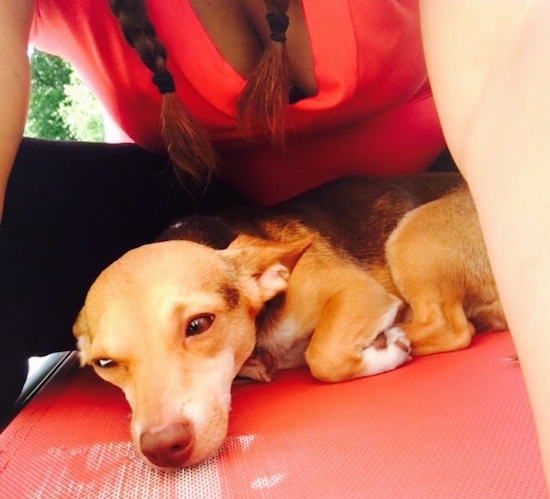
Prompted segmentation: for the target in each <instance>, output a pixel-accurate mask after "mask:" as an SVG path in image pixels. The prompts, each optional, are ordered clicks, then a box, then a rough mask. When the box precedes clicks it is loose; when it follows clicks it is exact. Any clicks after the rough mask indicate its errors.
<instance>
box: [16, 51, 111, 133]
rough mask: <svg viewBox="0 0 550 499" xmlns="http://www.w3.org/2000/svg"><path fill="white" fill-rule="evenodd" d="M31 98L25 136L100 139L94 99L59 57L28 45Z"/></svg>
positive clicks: (100, 114) (100, 121)
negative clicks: (29, 49)
mask: <svg viewBox="0 0 550 499" xmlns="http://www.w3.org/2000/svg"><path fill="white" fill-rule="evenodd" d="M29 59H30V64H31V100H30V105H29V113H28V116H27V124H26V126H25V133H24V135H25V136H26V137H34V138H41V139H53V140H79V141H87V142H102V141H104V140H105V134H104V126H103V112H102V109H101V105H100V104H99V102H98V100H97V99H96V98H95V97H94V96H93V95H92V93H91V92H90V91H89V90H88V88H87V87H86V86H85V85H84V83H82V81H81V80H80V78H78V76H77V75H76V73H75V72H74V71H73V69H72V68H71V66H70V65H69V64H68V63H67V62H65V61H64V60H63V59H60V58H59V57H55V56H52V55H49V54H46V53H44V52H41V51H40V50H36V49H32V51H31V52H30V55H29Z"/></svg>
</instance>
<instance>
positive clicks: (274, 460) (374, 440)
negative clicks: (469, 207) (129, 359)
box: [0, 333, 548, 499]
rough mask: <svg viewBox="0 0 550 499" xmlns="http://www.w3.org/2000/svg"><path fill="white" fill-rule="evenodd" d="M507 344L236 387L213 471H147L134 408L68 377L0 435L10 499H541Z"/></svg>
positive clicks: (85, 378) (482, 341) (502, 336)
mask: <svg viewBox="0 0 550 499" xmlns="http://www.w3.org/2000/svg"><path fill="white" fill-rule="evenodd" d="M511 354H513V346H512V343H511V339H510V335H509V334H508V333H488V334H485V335H479V336H477V337H476V338H475V340H474V343H473V345H472V346H471V347H470V348H469V349H467V350H464V351H461V352H453V353H448V354H441V355H434V356H430V357H425V358H419V359H415V360H414V361H413V362H411V363H410V364H408V365H406V366H403V367H401V368H400V369H397V370H396V371H392V372H389V373H385V374H382V375H379V376H374V377H371V378H364V379H359V380H355V381H351V382H347V383H340V384H336V385H329V384H322V383H319V382H317V381H315V380H314V379H313V378H312V377H311V376H310V374H309V373H308V371H307V370H305V369H304V370H295V371H287V372H282V373H280V374H279V375H278V376H277V378H276V380H275V381H273V382H272V383H271V384H267V385H263V384H241V385H236V386H235V387H234V398H233V410H232V415H231V423H230V430H229V435H228V438H227V441H226V443H225V444H224V446H223V447H222V449H220V451H219V452H218V454H217V455H216V456H215V457H214V458H212V459H211V460H210V461H208V462H207V463H204V464H202V465H200V466H197V467H195V468H192V469H187V470H180V471H176V472H170V473H166V472H159V471H154V470H151V469H149V468H148V467H147V466H146V465H145V464H144V463H142V462H141V460H140V459H139V458H138V457H137V455H136V453H135V451H134V449H133V446H132V444H131V443H130V441H129V435H128V424H129V409H128V406H127V405H126V402H125V400H124V397H123V395H122V393H121V392H119V391H118V389H116V388H113V387H111V386H109V385H107V384H105V383H104V382H102V381H101V380H99V379H98V378H97V377H96V376H95V375H94V374H93V373H92V372H91V371H90V370H87V369H85V370H82V371H75V369H66V370H65V371H64V372H61V373H60V374H59V375H58V376H57V377H56V378H55V379H54V380H53V381H52V382H50V383H49V385H48V386H47V387H46V388H45V389H44V390H43V391H42V392H41V393H40V394H39V395H38V396H37V397H36V398H35V399H34V400H33V401H31V403H30V404H29V405H28V406H27V407H26V408H25V409H24V411H23V412H22V413H21V414H20V415H19V416H18V417H17V418H16V419H15V421H14V422H13V423H12V424H11V425H10V426H9V427H8V428H7V429H6V430H5V431H4V432H3V433H2V435H0V497H2V498H10V499H11V498H16V499H19V498H65V497H67V498H72V499H73V498H80V497H82V498H94V499H97V498H113V497H120V498H134V497H135V498H139V499H147V498H168V497H192V498H245V497H246V498H248V497H250V498H256V497H258V498H260V497H261V498H285V499H287V498H290V497H296V498H298V497H299V498H310V497H311V498H313V497H315V498H333V497H334V498H335V497H346V498H354V497H357V498H370V497H372V498H379V497H380V498H381V497H383V498H394V497H396V498H401V497H403V498H423V499H425V498H439V497H441V498H461V499H463V498H476V499H477V498H499V499H502V498H545V497H548V495H547V493H546V491H545V484H544V479H543V474H542V468H541V462H540V457H539V452H538V448H537V441H536V435H535V430H534V426H533V420H532V415H531V411H530V408H529V404H528V400H527V396H526V392H525V387H524V383H523V379H522V375H521V371H520V368H519V366H518V365H517V364H513V363H509V362H506V361H505V360H504V359H505V358H506V357H507V356H509V355H511Z"/></svg>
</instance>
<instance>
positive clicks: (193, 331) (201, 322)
mask: <svg viewBox="0 0 550 499" xmlns="http://www.w3.org/2000/svg"><path fill="white" fill-rule="evenodd" d="M213 322H214V316H213V315H201V316H199V317H195V318H194V319H191V320H190V321H189V322H188V323H187V329H186V330H185V334H186V336H195V335H197V334H201V333H204V332H205V331H208V329H210V326H211V325H212V323H213Z"/></svg>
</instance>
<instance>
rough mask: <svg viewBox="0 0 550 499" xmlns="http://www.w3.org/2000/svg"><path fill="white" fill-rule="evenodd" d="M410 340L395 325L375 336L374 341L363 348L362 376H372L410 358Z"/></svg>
mask: <svg viewBox="0 0 550 499" xmlns="http://www.w3.org/2000/svg"><path fill="white" fill-rule="evenodd" d="M410 353H411V342H410V341H409V339H408V338H407V336H406V335H405V333H404V332H403V331H402V330H401V329H400V328H399V327H397V326H394V327H390V328H388V329H386V330H385V331H384V332H382V333H380V335H379V336H378V337H377V338H376V340H375V341H374V343H373V344H372V345H371V346H370V347H368V348H365V350H363V361H364V363H365V370H364V371H363V374H362V375H363V376H372V375H374V374H380V373H383V372H386V371H391V370H392V369H395V368H396V367H398V366H400V365H401V364H404V363H405V362H408V361H409V360H411V356H410Z"/></svg>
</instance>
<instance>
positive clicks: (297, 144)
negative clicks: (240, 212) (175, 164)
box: [31, 0, 444, 204]
mask: <svg viewBox="0 0 550 499" xmlns="http://www.w3.org/2000/svg"><path fill="white" fill-rule="evenodd" d="M302 3H303V8H304V13H305V18H306V22H307V25H308V30H309V36H310V43H311V47H312V51H313V58H314V70H315V77H316V80H317V85H318V88H319V92H318V94H317V95H316V96H314V97H311V98H307V99H304V100H301V101H299V102H297V103H296V104H293V105H290V106H289V107H288V113H287V121H286V122H287V124H288V126H289V128H290V129H291V130H292V132H293V136H294V138H291V139H290V140H289V142H288V144H287V145H286V147H285V149H284V151H283V150H280V149H277V148H274V147H272V146H270V145H269V144H266V143H265V141H264V139H259V140H257V141H253V142H251V141H250V140H243V139H241V138H240V137H239V135H238V133H237V130H236V109H235V102H236V99H237V97H238V95H239V94H240V92H241V90H242V88H243V85H244V81H243V79H242V77H241V76H240V75H239V74H238V73H237V72H236V71H235V70H234V69H233V68H232V67H231V66H230V65H229V64H228V63H227V62H226V61H225V60H224V59H223V58H222V56H221V54H220V53H219V52H218V50H217V49H216V47H215V45H214V44H213V43H212V41H211V39H210V38H209V36H208V34H207V33H206V32H205V31H204V29H203V27H202V25H201V23H200V22H199V20H198V18H197V16H196V15H195V13H194V11H193V9H192V7H191V5H190V4H189V3H188V2H187V1H185V0H181V1H178V2H166V1H161V0H149V1H148V2H147V6H148V11H149V16H150V18H151V20H152V22H153V24H154V26H155V28H156V31H157V34H158V36H159V38H160V39H161V40H162V41H163V43H164V44H165V45H166V47H167V50H168V68H169V70H170V71H171V72H172V73H173V75H174V78H175V81H176V86H177V95H178V97H179V98H180V99H181V101H182V102H183V103H184V104H185V106H186V107H187V108H188V109H189V110H190V111H191V112H192V113H193V114H194V116H195V117H196V118H197V119H198V121H199V122H200V123H201V124H202V125H203V126H204V127H205V128H206V129H207V130H208V132H209V133H210V135H211V137H212V142H213V144H214V146H215V148H216V150H217V152H218V154H219V157H220V171H221V174H222V177H223V178H224V179H225V180H226V181H227V182H228V183H230V184H231V185H232V186H234V187H235V188H237V189H238V190H239V191H240V192H242V193H243V194H245V195H246V196H247V197H248V198H249V199H251V200H252V201H255V202H257V203H259V204H271V203H274V202H277V201H280V200H282V199H284V198H287V197H290V196H293V195H295V194H297V193H299V192H301V191H303V190H305V189H308V188H311V187H313V186H315V185H318V184H321V183H323V182H326V181H329V180H332V179H334V178H337V177H341V176H343V175H349V174H369V175H398V174H411V173H416V172H419V171H421V170H424V169H425V168H427V167H428V166H429V164H430V163H431V162H432V161H433V160H434V159H435V158H436V157H437V155H438V154H439V153H440V152H441V151H442V150H443V148H444V141H443V137H442V133H441V129H440V126H439V122H438V119H437V115H436V111H435V107H434V102H433V97H432V95H431V92H430V88H429V85H428V81H427V76H426V68H425V66H424V59H423V54H422V46H421V39H420V28H419V13H418V0H393V1H388V0H330V1H326V2H319V0H303V2H302ZM167 5H170V7H167ZM174 20H177V22H174ZM31 42H32V43H33V44H35V45H36V46H37V47H39V48H42V49H44V50H46V51H49V52H52V53H55V54H58V55H60V56H62V57H64V58H66V59H68V60H69V61H71V62H72V63H73V65H74V66H75V67H76V68H77V70H78V71H79V73H80V74H81V75H82V77H83V78H84V80H85V81H86V82H87V83H88V85H89V86H90V87H91V88H92V90H93V91H94V92H95V93H96V94H97V96H98V97H99V99H100V100H101V101H102V102H103V104H104V105H105V107H106V109H107V110H108V112H109V113H110V114H111V116H112V117H113V119H114V120H115V121H116V122H117V123H118V124H119V126H120V127H121V128H122V130H124V131H125V132H126V134H127V135H128V136H129V137H130V138H131V139H132V140H134V141H135V142H136V143H138V144H140V145H141V146H143V147H145V148H147V149H149V150H152V151H161V150H162V145H161V142H162V141H161V136H160V125H159V116H160V100H161V98H160V95H159V94H158V91H157V89H156V88H155V87H154V86H153V84H152V83H151V73H150V72H149V70H148V69H147V68H145V66H144V65H143V64H142V63H141V62H140V61H139V60H138V58H137V56H136V54H135V52H134V51H133V49H132V48H130V47H129V46H128V45H127V44H126V42H125V41H124V40H123V38H122V35H121V33H120V28H119V26H118V21H117V20H116V19H115V18H114V17H113V15H112V14H111V13H110V11H109V9H108V6H107V1H106V0H78V1H75V0H37V1H36V12H35V17H34V23H33V28H32V33H31Z"/></svg>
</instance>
